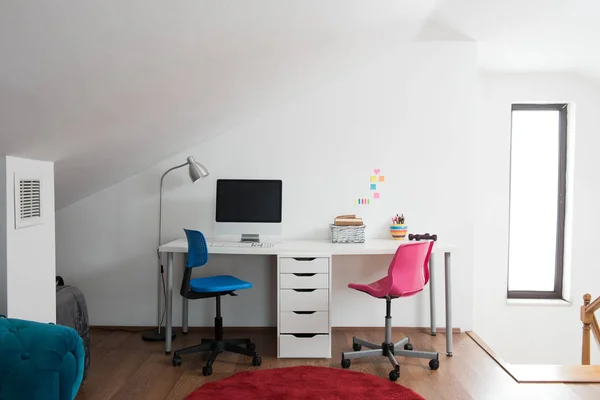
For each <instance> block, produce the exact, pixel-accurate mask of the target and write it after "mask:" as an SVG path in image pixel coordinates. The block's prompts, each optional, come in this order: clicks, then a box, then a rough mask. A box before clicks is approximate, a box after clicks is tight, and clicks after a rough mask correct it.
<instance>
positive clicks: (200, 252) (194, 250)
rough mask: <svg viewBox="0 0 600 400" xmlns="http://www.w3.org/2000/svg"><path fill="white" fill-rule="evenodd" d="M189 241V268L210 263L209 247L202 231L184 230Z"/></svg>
mask: <svg viewBox="0 0 600 400" xmlns="http://www.w3.org/2000/svg"><path fill="white" fill-rule="evenodd" d="M184 231H185V236H186V237H187V241H188V258H187V265H186V267H187V268H195V267H201V266H203V265H204V264H206V263H207V262H208V245H207V244H206V238H205V237H204V235H203V234H202V232H200V231H194V230H190V229H184Z"/></svg>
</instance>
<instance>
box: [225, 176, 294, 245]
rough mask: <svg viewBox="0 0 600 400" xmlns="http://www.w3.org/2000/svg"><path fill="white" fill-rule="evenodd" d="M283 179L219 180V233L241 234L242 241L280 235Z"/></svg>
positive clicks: (256, 240)
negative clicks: (262, 235)
mask: <svg viewBox="0 0 600 400" xmlns="http://www.w3.org/2000/svg"><path fill="white" fill-rule="evenodd" d="M282 186H283V182H282V181H281V180H272V179H217V194H216V207H215V222H216V232H217V233H228V234H241V236H242V242H259V241H260V235H261V234H265V235H277V234H281V222H282V219H281V213H282V209H281V199H282Z"/></svg>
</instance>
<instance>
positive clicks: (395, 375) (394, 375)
mask: <svg viewBox="0 0 600 400" xmlns="http://www.w3.org/2000/svg"><path fill="white" fill-rule="evenodd" d="M398 378H400V372H398V371H390V381H392V382H396V381H397V380H398Z"/></svg>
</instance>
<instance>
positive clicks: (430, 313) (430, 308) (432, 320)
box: [429, 254, 436, 336]
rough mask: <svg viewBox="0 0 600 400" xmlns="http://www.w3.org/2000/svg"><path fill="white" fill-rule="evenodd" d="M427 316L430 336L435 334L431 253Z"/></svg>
mask: <svg viewBox="0 0 600 400" xmlns="http://www.w3.org/2000/svg"><path fill="white" fill-rule="evenodd" d="M429 316H430V318H431V336H435V335H436V327H435V321H436V319H435V268H434V265H433V254H431V256H430V257H429Z"/></svg>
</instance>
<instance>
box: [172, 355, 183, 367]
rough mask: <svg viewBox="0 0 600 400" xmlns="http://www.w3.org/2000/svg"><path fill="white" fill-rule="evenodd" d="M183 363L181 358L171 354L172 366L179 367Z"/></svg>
mask: <svg viewBox="0 0 600 400" xmlns="http://www.w3.org/2000/svg"><path fill="white" fill-rule="evenodd" d="M181 364H183V360H182V359H181V357H179V356H178V355H175V356H173V366H174V367H180V366H181Z"/></svg>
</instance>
